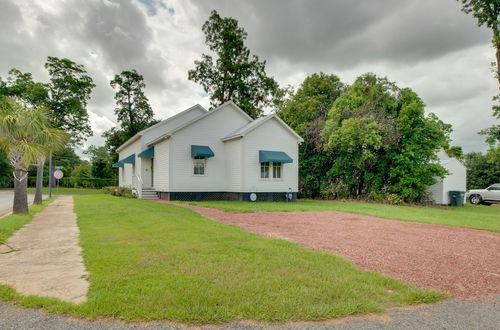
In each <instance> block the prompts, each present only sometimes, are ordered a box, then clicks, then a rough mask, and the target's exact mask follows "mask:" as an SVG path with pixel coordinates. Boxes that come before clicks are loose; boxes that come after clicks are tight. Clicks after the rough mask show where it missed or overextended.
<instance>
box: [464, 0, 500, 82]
mask: <svg viewBox="0 0 500 330" xmlns="http://www.w3.org/2000/svg"><path fill="white" fill-rule="evenodd" d="M457 1H459V2H461V3H462V11H463V12H465V13H466V14H471V13H472V16H474V17H475V18H476V19H477V25H478V26H483V25H485V26H486V27H487V28H489V29H491V30H492V31H493V38H492V43H493V47H495V49H496V59H497V69H496V76H497V79H498V85H499V88H500V1H498V0H457Z"/></svg>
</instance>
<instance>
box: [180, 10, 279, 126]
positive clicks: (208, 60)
mask: <svg viewBox="0 0 500 330" xmlns="http://www.w3.org/2000/svg"><path fill="white" fill-rule="evenodd" d="M202 30H203V32H204V33H205V43H206V44H207V46H208V48H209V49H210V50H211V51H212V52H214V53H215V54H216V59H215V60H214V58H213V57H212V56H210V55H207V54H203V55H202V59H201V60H200V61H195V68H194V69H192V70H189V72H188V78H189V80H192V81H194V82H197V83H200V84H201V85H202V86H203V89H204V90H205V92H206V93H208V94H209V95H210V101H211V102H210V104H211V106H212V107H216V106H218V105H220V104H222V103H224V102H227V101H230V100H232V101H234V102H235V103H236V104H237V105H238V106H239V107H240V108H241V109H243V110H244V111H245V112H246V113H248V114H249V115H250V116H251V117H252V118H257V117H259V116H260V115H261V114H262V111H263V108H265V107H270V106H273V105H276V103H277V102H279V98H280V96H282V91H281V90H280V88H279V86H278V83H277V82H276V81H275V80H274V79H273V78H271V77H268V76H267V74H266V70H265V68H266V62H265V61H259V58H258V57H257V56H255V55H253V56H250V50H249V49H248V48H247V47H246V46H245V39H246V38H247V33H246V32H245V30H243V28H241V27H239V26H238V21H237V20H236V19H234V18H231V17H221V16H220V15H219V14H218V13H217V11H215V10H213V11H212V12H211V14H210V17H209V19H208V20H207V21H206V22H205V24H203V27H202Z"/></svg>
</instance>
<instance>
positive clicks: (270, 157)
mask: <svg viewBox="0 0 500 330" xmlns="http://www.w3.org/2000/svg"><path fill="white" fill-rule="evenodd" d="M259 162H260V163H267V162H272V163H293V159H292V158H291V157H290V156H288V155H287V154H286V153H285V152H283V151H271V150H259Z"/></svg>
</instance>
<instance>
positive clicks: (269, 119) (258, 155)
mask: <svg viewBox="0 0 500 330" xmlns="http://www.w3.org/2000/svg"><path fill="white" fill-rule="evenodd" d="M300 142H302V138H301V137H300V136H299V135H297V133H295V132H294V131H293V130H292V129H291V128H290V127H289V126H288V125H286V124H285V123H284V122H283V121H282V120H281V119H280V118H279V117H278V116H277V115H276V114H271V115H268V116H265V117H262V118H259V119H256V120H253V119H252V118H250V117H249V116H248V115H247V114H246V113H245V112H244V111H242V110H241V109H240V108H239V107H238V106H236V105H235V104H234V103H233V102H227V103H224V104H223V105H221V106H219V107H217V108H215V109H213V110H211V111H207V110H206V109H204V108H203V107H202V106H200V105H195V106H193V107H191V108H189V109H187V110H185V111H182V112H180V113H178V114H176V115H174V116H172V117H170V118H168V119H166V120H163V121H162V122H160V123H158V124H156V125H154V126H151V127H149V128H147V129H145V130H143V131H141V132H139V133H137V134H136V135H135V136H133V137H132V138H130V139H129V140H128V141H127V142H125V143H124V144H123V145H121V146H120V147H119V148H118V149H117V151H118V152H119V158H118V159H119V161H118V162H117V163H115V164H113V166H114V167H118V168H119V185H120V186H121V187H130V188H132V189H133V190H134V191H136V192H137V194H138V196H139V197H141V198H156V197H159V198H162V199H171V200H217V199H221V200H254V199H256V200H262V201H264V200H265V201H274V200H286V199H291V200H294V199H295V198H296V195H297V191H298V162H299V159H298V145H299V143H300Z"/></svg>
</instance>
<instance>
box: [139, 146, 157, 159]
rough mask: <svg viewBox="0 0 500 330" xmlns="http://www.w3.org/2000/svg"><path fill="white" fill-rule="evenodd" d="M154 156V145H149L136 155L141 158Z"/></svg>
mask: <svg viewBox="0 0 500 330" xmlns="http://www.w3.org/2000/svg"><path fill="white" fill-rule="evenodd" d="M154 156H155V146H152V147H149V148H147V149H146V150H144V151H142V152H141V153H140V154H138V155H137V157H141V158H148V157H149V158H151V157H154Z"/></svg>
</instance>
